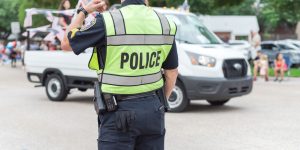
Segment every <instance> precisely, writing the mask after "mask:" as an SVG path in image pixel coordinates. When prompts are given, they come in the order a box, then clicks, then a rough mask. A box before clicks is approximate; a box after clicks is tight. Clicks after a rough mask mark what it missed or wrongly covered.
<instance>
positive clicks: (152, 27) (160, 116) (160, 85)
mask: <svg viewBox="0 0 300 150" xmlns="http://www.w3.org/2000/svg"><path fill="white" fill-rule="evenodd" d="M121 3H122V7H121V8H120V9H119V10H113V11H110V12H104V13H102V14H99V15H97V17H96V19H95V20H94V21H92V22H91V23H87V25H86V26H85V27H83V28H82V24H83V22H84V19H85V17H86V16H87V15H88V14H89V13H92V12H94V11H99V12H103V6H104V2H103V1H102V0H92V1H91V2H90V3H88V4H87V5H83V6H82V7H81V8H79V9H78V12H77V13H78V15H77V16H76V18H75V20H74V21H73V22H72V23H71V24H70V26H69V29H68V30H69V31H68V32H67V35H66V36H65V39H64V41H63V43H62V47H63V49H65V50H73V51H74V53H75V54H77V55H78V54H80V53H82V52H84V50H85V49H86V48H88V47H94V52H93V54H92V57H91V60H90V62H89V68H90V69H92V70H95V71H96V72H97V74H98V76H99V81H100V82H101V91H102V93H103V94H104V95H111V96H112V98H113V99H114V100H115V101H116V102H117V106H118V108H117V109H116V110H115V111H110V112H104V113H102V114H100V115H99V120H100V122H101V125H99V138H98V149H101V150H163V149H164V136H165V132H166V131H165V118H164V116H165V109H164V108H165V106H164V105H163V103H162V101H161V99H160V98H161V97H159V96H158V95H157V91H158V90H160V89H164V91H165V95H164V96H165V97H166V98H168V97H169V96H170V95H171V92H172V89H173V88H174V85H175V82H176V78H177V75H178V70H177V67H178V56H177V49H176V44H175V42H174V41H175V33H176V25H175V24H174V22H172V21H171V20H169V19H167V18H166V17H165V16H163V15H161V14H160V13H158V12H156V11H154V10H153V9H152V8H149V7H147V6H146V4H145V3H146V2H145V1H144V0H121ZM79 61H80V60H79ZM162 69H163V72H164V77H163V76H162Z"/></svg>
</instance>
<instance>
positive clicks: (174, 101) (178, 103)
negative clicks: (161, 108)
mask: <svg viewBox="0 0 300 150" xmlns="http://www.w3.org/2000/svg"><path fill="white" fill-rule="evenodd" d="M168 103H169V105H170V108H171V110H170V111H171V112H182V111H184V109H185V108H186V107H187V106H188V105H189V104H190V100H189V99H188V98H187V96H186V93H185V90H184V87H183V85H182V83H181V82H180V81H177V82H176V85H175V87H174V89H173V91H172V93H171V96H170V98H169V100H168Z"/></svg>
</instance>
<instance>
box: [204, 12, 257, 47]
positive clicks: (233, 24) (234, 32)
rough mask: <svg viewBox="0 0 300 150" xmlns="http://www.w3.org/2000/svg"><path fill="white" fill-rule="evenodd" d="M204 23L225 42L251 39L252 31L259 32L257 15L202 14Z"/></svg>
mask: <svg viewBox="0 0 300 150" xmlns="http://www.w3.org/2000/svg"><path fill="white" fill-rule="evenodd" d="M200 19H201V20H202V21H203V23H204V24H205V25H206V26H207V27H208V28H209V29H210V30H211V31H213V32H214V33H215V34H217V35H218V36H219V37H220V38H221V39H222V40H223V41H224V42H228V41H229V40H248V41H249V40H250V38H251V35H250V32H251V31H255V32H258V31H259V24H258V20H257V17H256V16H200Z"/></svg>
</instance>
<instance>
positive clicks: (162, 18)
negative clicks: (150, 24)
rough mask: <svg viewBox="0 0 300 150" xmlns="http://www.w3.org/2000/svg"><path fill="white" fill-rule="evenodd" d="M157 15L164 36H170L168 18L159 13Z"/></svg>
mask: <svg viewBox="0 0 300 150" xmlns="http://www.w3.org/2000/svg"><path fill="white" fill-rule="evenodd" d="M155 13H156V14H157V16H158V18H159V20H160V23H161V28H162V31H163V34H164V35H169V34H170V30H171V28H170V25H169V21H168V19H167V17H165V16H164V15H162V14H160V13H157V12H155Z"/></svg>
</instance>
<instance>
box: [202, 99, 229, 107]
mask: <svg viewBox="0 0 300 150" xmlns="http://www.w3.org/2000/svg"><path fill="white" fill-rule="evenodd" d="M229 100H230V99H225V100H218V101H209V100H207V102H208V103H209V104H210V105H211V106H223V105H225V104H226V103H227V102H228V101H229Z"/></svg>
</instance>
